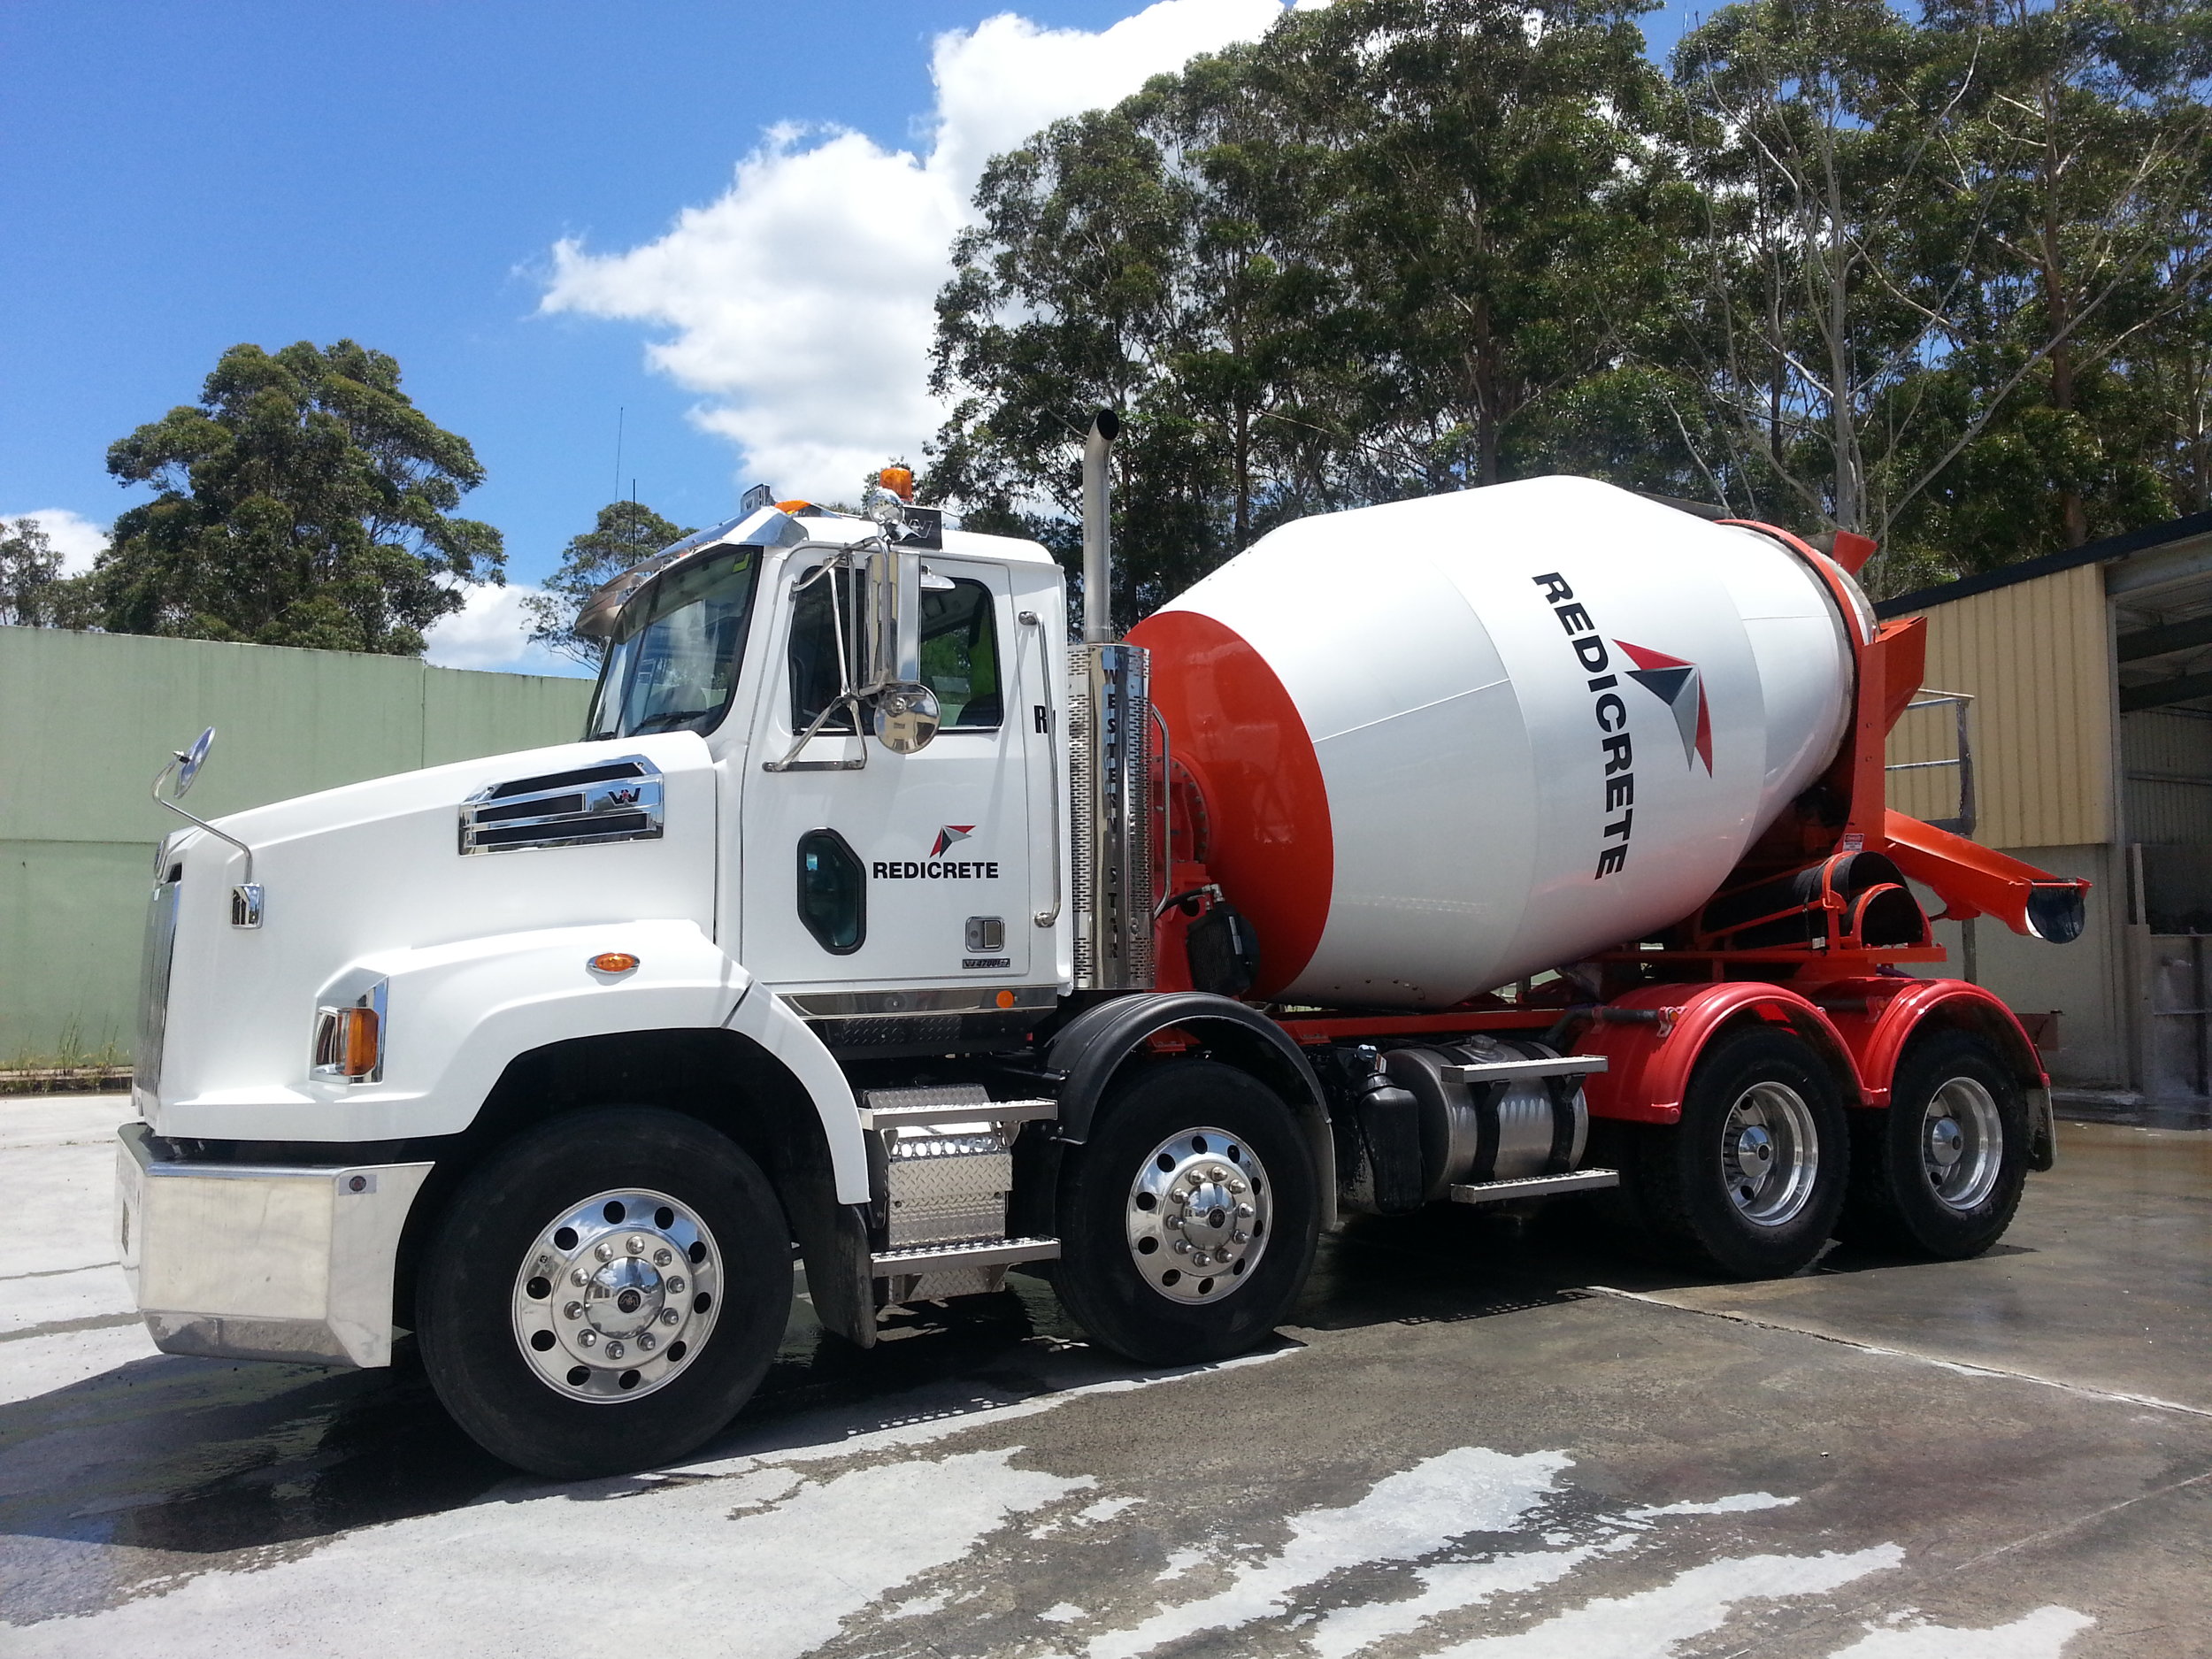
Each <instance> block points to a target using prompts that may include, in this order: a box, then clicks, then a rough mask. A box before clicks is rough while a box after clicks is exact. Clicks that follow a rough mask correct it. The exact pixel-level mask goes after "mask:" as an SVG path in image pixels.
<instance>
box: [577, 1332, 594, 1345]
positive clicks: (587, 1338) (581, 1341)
mask: <svg viewBox="0 0 2212 1659" xmlns="http://www.w3.org/2000/svg"><path fill="white" fill-rule="evenodd" d="M598 1340H599V1333H598V1332H596V1331H579V1332H578V1333H576V1346H577V1347H578V1348H591V1347H593V1346H595V1344H596V1343H597V1342H598Z"/></svg>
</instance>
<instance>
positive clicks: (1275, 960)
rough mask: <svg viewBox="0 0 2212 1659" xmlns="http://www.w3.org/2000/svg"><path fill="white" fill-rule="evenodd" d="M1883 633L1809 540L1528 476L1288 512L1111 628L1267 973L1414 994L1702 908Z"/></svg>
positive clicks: (1634, 935) (1826, 757) (1801, 772)
mask: <svg viewBox="0 0 2212 1659" xmlns="http://www.w3.org/2000/svg"><path fill="white" fill-rule="evenodd" d="M1815 560H1818V561H1819V563H1820V564H1821V565H1824V566H1825V571H1823V570H1819V569H1816V568H1815V564H1814V561H1815ZM1824 575H1825V576H1828V577H1830V578H1832V579H1833V580H1837V581H1839V583H1840V584H1841V586H1842V587H1843V588H1844V590H1845V591H1846V592H1847V593H1848V594H1849V595H1851V597H1852V600H1853V604H1852V607H1851V609H1852V612H1853V614H1849V615H1847V614H1845V613H1844V611H1842V610H1841V609H1840V608H1839V605H1838V603H1837V602H1836V600H1835V599H1834V598H1833V597H1832V590H1831V588H1830V587H1829V583H1828V581H1827V580H1824ZM1871 626H1872V621H1871V612H1870V610H1868V609H1866V608H1865V607H1864V605H1863V600H1861V599H1860V598H1859V596H1858V595H1857V590H1856V588H1855V587H1854V586H1853V585H1852V584H1851V583H1850V580H1849V578H1848V577H1846V576H1844V575H1843V574H1842V572H1840V571H1839V570H1837V568H1836V567H1835V566H1834V565H1832V564H1829V563H1828V561H1826V560H1824V559H1821V558H1820V556H1819V555H1812V556H1810V557H1807V556H1806V555H1803V554H1801V553H1799V552H1797V551H1795V550H1793V549H1790V548H1788V547H1786V546H1785V545H1783V544H1782V543H1781V542H1779V541H1776V540H1775V539H1774V538H1772V537H1770V536H1768V535H1765V534H1761V533H1760V532H1758V531H1755V530H1752V529H1748V528H1745V527H1741V526H1732V525H1723V524H1715V523H1711V522H1709V521H1707V520H1705V519H1701V518H1694V517H1692V516H1691V515H1689V514H1686V513H1683V512H1679V511H1676V510H1674V509H1672V508H1670V507H1666V506H1663V505H1661V504H1660V503H1656V502H1653V501H1648V500H1646V499H1645V498H1643V497H1641V496H1638V495H1632V494H1630V493H1629V492H1627V491H1624V490H1620V489H1616V488H1612V487H1611V486H1609V485H1606V484H1601V483H1596V482H1594V481H1592V480H1586V479H1572V478H1543V479H1532V480H1526V481H1525V482H1520V483H1514V484H1501V485H1496V486H1493V487H1491V488H1485V489H1473V490H1467V491H1463V492H1462V493H1459V494H1456V495H1439V496H1432V497H1430V498H1428V499H1425V500H1421V501H1410V502H1400V503H1392V504H1389V505H1386V506H1379V507H1366V508H1361V509H1358V510H1356V511H1350V512H1342V513H1336V514H1332V515H1328V516H1325V517H1322V518H1309V519H1304V520H1301V521H1300V522H1298V523H1295V524H1292V525H1288V526H1285V527H1284V528H1282V529H1280V530H1277V531H1275V532H1274V533H1273V534H1270V535H1268V536H1265V537H1263V539H1262V540H1261V541H1258V542H1256V543H1255V544H1254V545H1253V546H1252V547H1251V548H1249V549H1247V550H1246V551H1245V552H1243V553H1242V554H1240V555H1239V556H1238V557H1235V558H1233V559H1232V560H1231V561H1230V562H1229V563H1228V564H1226V565H1224V566H1222V568H1221V569H1220V570H1218V571H1217V572H1214V573H1213V574H1212V575H1210V576H1209V577H1207V578H1206V579H1205V580H1203V581H1202V582H1200V583H1198V584H1197V586H1195V587H1194V588H1191V589H1190V591H1189V592H1187V594H1185V595H1183V596H1182V597H1180V598H1179V599H1177V600H1176V601H1174V602H1173V603H1171V604H1170V605H1169V606H1167V607H1166V608H1165V609H1164V610H1163V611H1159V612H1157V613H1156V614H1155V615H1154V616H1152V617H1150V618H1147V619H1146V620H1145V621H1144V622H1143V623H1141V625H1140V626H1138V627H1137V628H1136V629H1135V630H1133V632H1132V634H1131V635H1130V639H1131V641H1132V642H1133V643H1135V644H1140V645H1145V646H1148V647H1150V648H1151V650H1152V653H1153V656H1152V662H1153V695H1154V697H1155V699H1156V703H1157V705H1158V707H1159V709H1160V711H1161V713H1162V715H1163V716H1164V718H1165V720H1166V723H1167V725H1168V727H1169V730H1170V732H1171V735H1172V739H1173V750H1174V756H1175V760H1176V763H1177V765H1178V769H1179V770H1184V769H1187V771H1188V772H1189V773H1190V775H1191V777H1192V779H1193V780H1194V781H1195V782H1196V784H1197V785H1198V787H1199V788H1200V789H1201V790H1202V792H1203V795H1204V797H1205V803H1206V814H1207V820H1208V831H1207V848H1206V858H1207V864H1208V866H1209V869H1210V872H1211V873H1212V875H1213V877H1214V879H1217V880H1218V881H1219V882H1220V883H1221V885H1222V887H1223V888H1224V890H1225V893H1226V894H1227V895H1228V897H1229V898H1230V900H1231V901H1232V902H1233V903H1234V904H1235V905H1236V906H1237V908H1238V909H1239V910H1241V911H1242V912H1243V913H1244V914H1245V915H1247V916H1248V917H1249V918H1251V920H1252V922H1253V924H1254V925H1255V926H1256V929H1257V933H1258V937H1259V948H1260V977H1259V980H1258V983H1257V984H1256V985H1255V987H1253V991H1254V994H1255V995H1260V996H1267V997H1275V998H1280V999H1285V1000H1289V1001H1294V1002H1314V1003H1325V1004H1330V1005H1335V1006H1343V1007H1361V1006H1366V1007H1448V1006H1449V1005H1451V1004H1452V1003H1455V1002H1459V1001H1461V1000H1463V998H1465V997H1467V996H1470V995H1474V994H1475V993H1478V992H1480V991H1484V990H1487V989H1489V988H1490V987H1494V986H1497V985H1502V984H1504V983H1506V982H1508V981H1510V980H1512V979H1518V978H1521V977H1523V976H1524V975H1526V974H1529V973H1532V972H1538V971H1540V970H1541V969H1544V968H1547V967H1551V966H1555V965H1556V964H1561V963H1565V962H1572V961H1575V960H1577V959H1578V958H1579V957H1581V956H1586V955H1588V954H1590V953H1592V952H1594V951H1597V950H1601V949H1605V948H1607V947H1609V946H1612V945H1616V944H1619V943H1622V942H1624V941H1636V940H1639V939H1642V938H1645V937H1647V936H1648V935H1649V934H1650V933H1654V932H1656V931H1657V930H1659V929H1661V928H1663V927H1666V926H1670V925H1671V924H1672V923H1674V922H1677V921H1678V920H1680V919H1681V918H1684V917H1686V916H1687V915H1688V914H1690V913H1691V912H1692V911H1694V910H1696V909H1698V907H1699V906H1700V905H1701V904H1702V903H1704V902H1705V901H1706V900H1707V899H1708V898H1709V897H1710V895H1712V894H1713V892H1714V891H1715V890H1716V889H1717V888H1718V887H1720V885H1721V883H1722V881H1723V880H1724V878H1725V877H1726V876H1727V874H1728V872H1730V871H1731V870H1732V868H1733V867H1734V866H1735V864H1736V863H1737V861H1738V860H1739V859H1740V857H1741V856H1743V854H1744V852H1745V850H1746V849H1747V848H1749V846H1750V845H1751V844H1752V842H1753V841H1755V840H1756V839H1757V838H1758V836H1759V834H1760V833H1762V832H1763V831H1764V830H1765V829H1766V828H1767V827H1768V826H1770V824H1772V823H1773V822H1774V820H1775V819H1776V818H1777V817H1778V816H1779V815H1780V813H1781V812H1782V811H1783V810H1784V809H1785V808H1786V806H1787V805H1788V803H1790V802H1791V800H1792V799H1793V798H1794V797H1795V796H1797V795H1800V794H1801V793H1802V792H1803V791H1804V790H1805V789H1806V788H1807V787H1809V785H1810V784H1812V783H1813V782H1814V781H1815V780H1816V779H1817V778H1818V777H1819V776H1820V774H1821V773H1822V772H1823V771H1824V769H1825V768H1826V767H1827V765H1828V764H1829V763H1830V761H1831V760H1832V758H1833V757H1834V756H1835V754H1836V752H1837V749H1838V748H1839V745H1840V743H1841V742H1842V741H1843V738H1844V736H1845V734H1846V733H1847V729H1848V726H1849V723H1850V718H1851V708H1852V696H1853V681H1852V675H1853V636H1854V635H1856V637H1857V638H1858V639H1860V640H1862V641H1863V640H1864V639H1866V638H1868V637H1869V636H1870V630H1871Z"/></svg>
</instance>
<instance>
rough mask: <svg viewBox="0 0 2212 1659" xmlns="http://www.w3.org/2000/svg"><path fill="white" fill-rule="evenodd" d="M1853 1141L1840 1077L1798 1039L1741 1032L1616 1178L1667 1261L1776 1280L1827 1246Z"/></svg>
mask: <svg viewBox="0 0 2212 1659" xmlns="http://www.w3.org/2000/svg"><path fill="white" fill-rule="evenodd" d="M1849 1133H1850V1131H1849V1125H1848V1124H1847V1121H1846V1119H1845V1117H1844V1109H1843V1103H1842V1102H1841V1100H1840V1099H1839V1097H1838V1094H1837V1090H1836V1085H1835V1080H1834V1079H1832V1077H1831V1076H1830V1075H1829V1073H1828V1071H1827V1068H1826V1067H1824V1065H1822V1064H1821V1063H1820V1059H1819V1056H1817V1055H1816V1054H1815V1053H1814V1052H1813V1050H1812V1048H1811V1047H1810V1046H1809V1044H1807V1043H1806V1041H1804V1040H1803V1039H1802V1038H1801V1037H1799V1036H1797V1035H1795V1034H1794V1033H1790V1032H1784V1031H1776V1030H1773V1029H1772V1028H1770V1027H1762V1028H1756V1029H1752V1030H1746V1031H1740V1032H1738V1033H1734V1034H1733V1035H1730V1036H1724V1037H1722V1038H1720V1039H1719V1040H1717V1041H1716V1042H1715V1043H1714V1044H1713V1046H1712V1047H1711V1048H1709V1049H1707V1050H1706V1052H1705V1053H1704V1054H1703V1055H1702V1056H1701V1057H1700V1058H1699V1060H1698V1063H1697V1066H1696V1069H1695V1070H1694V1071H1693V1072H1692V1073H1691V1075H1690V1084H1689V1087H1688V1088H1687V1089H1686V1090H1685V1091H1684V1092H1683V1098H1682V1117H1681V1119H1680V1121H1679V1122H1678V1123H1676V1124H1675V1125H1672V1126H1671V1127H1668V1128H1663V1129H1647V1130H1645V1131H1643V1132H1642V1134H1641V1135H1640V1137H1639V1142H1638V1144H1637V1146H1636V1148H1635V1156H1634V1158H1633V1159H1632V1161H1631V1164H1630V1167H1629V1168H1628V1169H1627V1170H1626V1171H1623V1172H1624V1174H1626V1175H1630V1176H1632V1179H1633V1185H1634V1187H1635V1200H1636V1207H1637V1209H1638V1210H1640V1212H1641V1214H1642V1216H1643V1218H1644V1220H1645V1222H1646V1224H1647V1225H1648V1226H1649V1227H1650V1229H1651V1231H1652V1232H1653V1233H1655V1235H1656V1236H1657V1237H1658V1238H1659V1240H1661V1242H1662V1243H1663V1245H1665V1246H1668V1247H1670V1248H1671V1249H1672V1250H1673V1252H1674V1253H1676V1254H1678V1255H1682V1256H1688V1257H1690V1258H1692V1259H1694V1260H1695V1261H1697V1262H1699V1263H1701V1264H1709V1265H1710V1266H1714V1267H1717V1268H1719V1269H1720V1270H1721V1271H1723V1272H1724V1273H1730V1274H1732V1275H1734V1276H1735V1277H1736V1278H1738V1279H1783V1278H1786V1277H1787V1276H1788V1275H1790V1274H1792V1273H1794V1272H1796V1271H1799V1270H1800V1269H1801V1268H1803V1267H1806V1266H1809V1264H1810V1263H1813V1262H1814V1261H1815V1260H1816V1259H1817V1258H1818V1256H1819V1255H1820V1252H1821V1249H1822V1247H1823V1246H1824V1245H1825V1244H1826V1243H1827V1242H1828V1235H1829V1233H1830V1231H1831V1230H1832V1228H1833V1227H1834V1225H1835V1221H1836V1215H1837V1212H1838V1211H1839V1210H1840V1209H1841V1207H1842V1204H1843V1194H1844V1180H1845V1165H1846V1163H1847V1149H1846V1148H1847V1146H1848V1144H1849Z"/></svg>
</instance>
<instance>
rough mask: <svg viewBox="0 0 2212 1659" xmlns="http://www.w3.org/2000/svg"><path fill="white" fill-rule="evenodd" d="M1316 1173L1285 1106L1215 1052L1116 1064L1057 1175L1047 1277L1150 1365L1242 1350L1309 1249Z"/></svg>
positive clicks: (1106, 1334)
mask: <svg viewBox="0 0 2212 1659" xmlns="http://www.w3.org/2000/svg"><path fill="white" fill-rule="evenodd" d="M1319 1191H1320V1183H1319V1180H1318V1179H1317V1177H1316V1175H1315V1172H1314V1166H1313V1156H1312V1154H1311V1153H1310V1151H1309V1150H1308V1148H1307V1146H1306V1141H1305V1137H1304V1135H1303V1134H1302V1133H1300V1130H1299V1126H1298V1124H1297V1122H1296V1120H1295V1119H1294V1118H1293V1116H1292V1115H1291V1111H1290V1109H1289V1108H1288V1107H1287V1106H1286V1105H1285V1104H1284V1103H1283V1102H1282V1101H1281V1100H1280V1099H1279V1097H1278V1096H1277V1095H1276V1094H1274V1092H1273V1091H1272V1090H1271V1089H1269V1088H1268V1087H1266V1086H1265V1085H1264V1084H1263V1083H1261V1082H1259V1081H1258V1080H1256V1079H1254V1078H1252V1077H1250V1076H1248V1075H1247V1074H1246V1073H1244V1072H1242V1071H1237V1070H1235V1069H1234V1068H1233V1067H1231V1066H1226V1065H1223V1064H1219V1063H1218V1062H1216V1061H1211V1060H1175V1061H1167V1062H1163V1063H1161V1064H1156V1065H1152V1066H1148V1067H1146V1068H1145V1069H1143V1070H1142V1071H1137V1072H1135V1073H1133V1075H1132V1076H1130V1077H1129V1078H1127V1079H1125V1080H1124V1081H1123V1082H1122V1083H1121V1084H1120V1085H1119V1086H1118V1087H1116V1088H1115V1089H1114V1091H1113V1092H1112V1093H1111V1094H1109V1095H1108V1097H1107V1098H1106V1100H1105V1101H1104V1102H1102V1103H1101V1105H1100V1107H1099V1113H1098V1118H1097V1119H1096V1122H1095V1124H1094V1127H1093V1130H1092V1133H1091V1137H1090V1140H1089V1141H1087V1143H1086V1144H1085V1145H1084V1146H1083V1147H1082V1148H1080V1149H1079V1151H1077V1152H1076V1153H1075V1154H1074V1155H1073V1156H1071V1158H1070V1159H1069V1161H1068V1164H1067V1166H1066V1168H1065V1171H1064V1175H1063V1177H1062V1182H1061V1189H1060V1228H1061V1239H1062V1244H1061V1256H1060V1261H1059V1264H1058V1269H1057V1271H1056V1273H1055V1275H1054V1279H1053V1283H1054V1286H1055V1287H1056V1289H1057V1290H1058V1292H1059V1294H1060V1298H1061V1300H1062V1301H1063V1302H1065V1303H1066V1304H1067V1309H1068V1311H1069V1312H1070V1313H1071V1314H1072V1315H1074V1317H1075V1318H1076V1321H1077V1322H1078V1323H1079V1324H1080V1325H1082V1326H1083V1328H1084V1329H1085V1330H1086V1331H1087V1332H1089V1333H1091V1335H1092V1336H1094V1338H1096V1339H1097V1340H1099V1341H1100V1342H1102V1343H1103V1344H1104V1345H1105V1346H1106V1347H1108V1348H1112V1349H1113V1350H1114V1351H1115V1352H1117V1353H1119V1354H1123V1355H1125V1356H1128V1357H1129V1358H1131V1359H1133V1360H1136V1361H1137V1362H1139V1363H1142V1364H1148V1365H1180V1364H1192V1363H1201V1362H1204V1361H1210V1360H1218V1359H1225V1358H1227V1357H1228V1356H1231V1355H1233V1354H1241V1353H1243V1352H1244V1351H1245V1350H1246V1349H1248V1348H1252V1347H1254V1346H1255V1345H1256V1344H1257V1343H1259V1342H1260V1341H1262V1340H1264V1339H1265V1337H1266V1336H1267V1334H1268V1333H1270V1332H1271V1331H1272V1330H1273V1329H1274V1328H1275V1326H1276V1325H1277V1324H1278V1323H1279V1321H1280V1320H1281V1319H1282V1317H1283V1316H1284V1315H1285V1314H1286V1313H1288V1312H1289V1310H1290V1305H1291V1303H1292V1302H1294V1301H1295V1300H1296V1299H1297V1295H1298V1292H1299V1290H1300V1288H1301V1287H1302V1286H1303V1285H1304V1283H1305V1279H1306V1272H1307V1270H1308V1269H1309V1268H1310V1267H1311V1266H1312V1264H1313V1252H1314V1246H1315V1242H1316V1240H1317V1238H1318V1236H1319V1232H1320V1202H1319Z"/></svg>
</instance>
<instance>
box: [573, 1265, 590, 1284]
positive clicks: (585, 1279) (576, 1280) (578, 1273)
mask: <svg viewBox="0 0 2212 1659" xmlns="http://www.w3.org/2000/svg"><path fill="white" fill-rule="evenodd" d="M568 1282H569V1283H570V1284H572V1285H574V1286H577V1287H578V1288H579V1289H581V1288H582V1287H583V1286H586V1285H588V1284H590V1283H591V1275H590V1274H589V1273H587V1272H586V1271H584V1270H583V1269H582V1268H577V1269H576V1270H574V1271H572V1272H571V1273H570V1274H569V1276H568Z"/></svg>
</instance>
